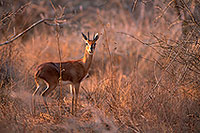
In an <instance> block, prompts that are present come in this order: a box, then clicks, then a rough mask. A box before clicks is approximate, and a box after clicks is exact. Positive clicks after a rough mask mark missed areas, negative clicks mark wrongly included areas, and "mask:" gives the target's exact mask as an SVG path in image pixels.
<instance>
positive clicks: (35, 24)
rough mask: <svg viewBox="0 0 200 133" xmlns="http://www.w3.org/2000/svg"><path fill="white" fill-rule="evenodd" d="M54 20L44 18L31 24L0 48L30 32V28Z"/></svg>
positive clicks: (1, 44)
mask: <svg viewBox="0 0 200 133" xmlns="http://www.w3.org/2000/svg"><path fill="white" fill-rule="evenodd" d="M58 19H59V20H63V19H65V18H58ZM54 20H55V18H46V19H41V20H39V21H37V22H35V23H34V24H32V25H31V26H30V27H28V28H27V29H25V30H24V31H23V32H21V33H19V34H18V35H16V36H13V37H11V38H9V39H8V41H6V42H4V43H0V46H3V45H6V44H9V43H11V42H13V41H15V40H16V39H18V38H19V37H21V36H22V35H24V34H25V33H26V32H28V31H30V30H31V29H32V28H34V27H35V26H37V25H38V24H41V23H43V22H45V24H47V22H46V21H54Z"/></svg>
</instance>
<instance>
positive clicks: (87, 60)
mask: <svg viewBox="0 0 200 133" xmlns="http://www.w3.org/2000/svg"><path fill="white" fill-rule="evenodd" d="M92 57H93V54H92V55H90V54H88V52H87V51H86V50H85V53H84V57H83V58H82V59H81V61H82V63H83V65H84V67H85V69H86V70H87V71H88V69H89V68H90V65H91V63H92Z"/></svg>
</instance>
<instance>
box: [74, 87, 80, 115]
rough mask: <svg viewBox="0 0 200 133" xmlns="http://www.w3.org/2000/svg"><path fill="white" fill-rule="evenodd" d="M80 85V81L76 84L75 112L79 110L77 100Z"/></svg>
mask: <svg viewBox="0 0 200 133" xmlns="http://www.w3.org/2000/svg"><path fill="white" fill-rule="evenodd" d="M79 87H80V83H77V84H75V94H76V95H75V114H76V112H77V101H78V94H79Z"/></svg>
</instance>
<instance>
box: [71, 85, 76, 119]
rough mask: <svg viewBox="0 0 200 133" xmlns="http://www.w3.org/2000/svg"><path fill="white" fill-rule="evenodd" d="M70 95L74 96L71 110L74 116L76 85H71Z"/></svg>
mask: <svg viewBox="0 0 200 133" xmlns="http://www.w3.org/2000/svg"><path fill="white" fill-rule="evenodd" d="M70 93H71V95H72V108H71V113H72V115H74V95H75V90H74V85H73V84H70Z"/></svg>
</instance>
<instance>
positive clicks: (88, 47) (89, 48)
mask: <svg viewBox="0 0 200 133" xmlns="http://www.w3.org/2000/svg"><path fill="white" fill-rule="evenodd" d="M82 36H83V40H84V41H85V45H86V48H85V49H86V51H87V52H88V54H89V55H93V53H94V50H95V46H96V41H97V40H98V39H99V35H98V33H96V34H95V35H94V36H93V39H92V40H90V37H89V32H88V37H86V35H84V34H83V33H82Z"/></svg>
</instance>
